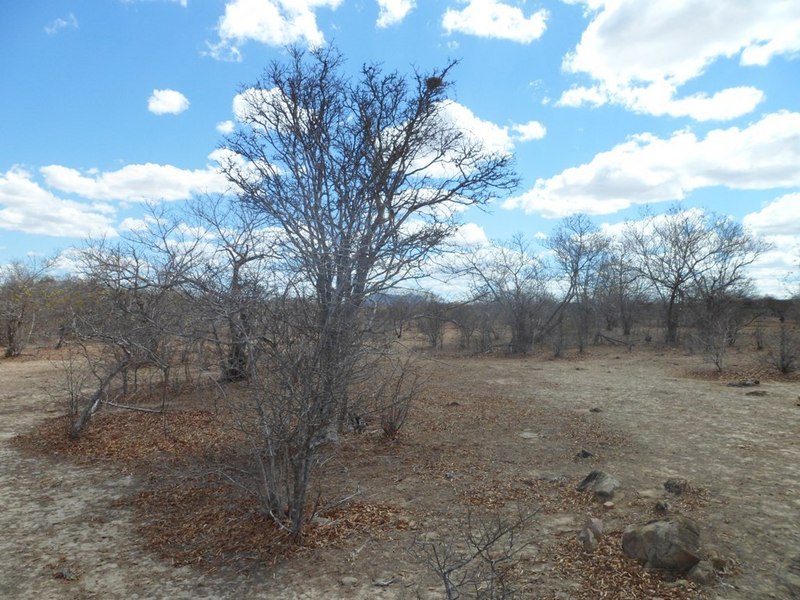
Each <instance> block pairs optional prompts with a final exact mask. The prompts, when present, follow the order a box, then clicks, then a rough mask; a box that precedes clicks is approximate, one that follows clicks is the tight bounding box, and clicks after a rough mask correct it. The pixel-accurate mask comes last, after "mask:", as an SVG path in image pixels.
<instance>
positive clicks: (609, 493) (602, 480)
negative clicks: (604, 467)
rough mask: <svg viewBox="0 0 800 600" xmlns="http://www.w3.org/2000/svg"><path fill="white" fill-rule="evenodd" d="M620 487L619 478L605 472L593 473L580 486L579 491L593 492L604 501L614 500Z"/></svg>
mask: <svg viewBox="0 0 800 600" xmlns="http://www.w3.org/2000/svg"><path fill="white" fill-rule="evenodd" d="M619 487H620V483H619V481H618V480H617V478H616V477H614V476H613V475H609V474H608V473H606V472H605V471H592V472H591V473H589V474H588V475H587V476H586V477H584V479H583V481H581V482H580V483H579V484H578V490H580V491H582V492H584V491H591V492H593V493H594V495H595V496H597V497H598V498H600V499H602V500H608V499H610V498H613V497H614V494H615V493H616V491H617V490H618V489H619Z"/></svg>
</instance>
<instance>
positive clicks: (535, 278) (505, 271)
mask: <svg viewBox="0 0 800 600" xmlns="http://www.w3.org/2000/svg"><path fill="white" fill-rule="evenodd" d="M465 260H466V263H467V264H466V267H465V270H466V272H467V273H468V274H469V276H470V277H471V279H472V288H473V293H474V295H475V297H476V298H477V299H480V300H483V301H485V300H490V301H492V302H495V303H496V304H497V305H499V306H500V307H501V308H502V314H503V320H504V321H505V323H506V325H507V326H508V328H509V329H510V331H511V343H510V346H509V348H510V350H511V352H512V354H524V353H526V352H528V351H529V350H530V349H531V346H532V345H533V341H534V336H535V335H536V333H537V330H538V329H539V327H540V324H539V322H538V319H539V317H540V316H541V315H540V312H539V309H540V308H541V304H542V299H543V298H544V297H545V295H546V293H545V284H546V276H545V270H544V265H543V264H542V262H541V260H540V259H539V258H538V257H537V256H536V254H535V253H534V252H533V249H532V247H531V244H530V242H528V241H527V240H526V239H525V238H524V237H523V236H522V235H521V234H518V235H516V236H515V237H513V238H512V239H511V240H510V241H508V242H506V243H502V244H495V245H493V246H492V247H490V248H486V249H480V250H476V251H474V252H469V253H467V254H466V255H465Z"/></svg>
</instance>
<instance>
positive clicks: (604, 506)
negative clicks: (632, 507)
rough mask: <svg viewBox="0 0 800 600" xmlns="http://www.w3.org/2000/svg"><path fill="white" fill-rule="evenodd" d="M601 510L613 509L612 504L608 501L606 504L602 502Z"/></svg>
mask: <svg viewBox="0 0 800 600" xmlns="http://www.w3.org/2000/svg"><path fill="white" fill-rule="evenodd" d="M603 508H605V509H606V510H611V509H612V508H614V503H613V502H611V501H610V500H609V501H608V502H603Z"/></svg>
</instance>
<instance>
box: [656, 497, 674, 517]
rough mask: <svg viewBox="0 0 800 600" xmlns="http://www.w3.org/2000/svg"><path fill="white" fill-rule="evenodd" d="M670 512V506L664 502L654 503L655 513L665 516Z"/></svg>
mask: <svg viewBox="0 0 800 600" xmlns="http://www.w3.org/2000/svg"><path fill="white" fill-rule="evenodd" d="M670 510H672V506H671V505H670V503H669V502H667V501H666V500H659V501H658V502H656V505H655V511H656V512H657V513H660V514H662V515H665V514H667V513H668V512H669V511H670Z"/></svg>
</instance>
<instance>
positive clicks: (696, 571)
mask: <svg viewBox="0 0 800 600" xmlns="http://www.w3.org/2000/svg"><path fill="white" fill-rule="evenodd" d="M686 579H688V580H689V581H691V582H692V583H697V584H700V585H709V584H711V583H714V582H715V581H716V580H717V573H716V572H715V571H714V567H713V566H712V565H711V563H709V562H706V561H704V560H701V561H700V562H699V563H697V564H696V565H695V566H693V567H692V568H691V569H689V572H688V573H687V574H686Z"/></svg>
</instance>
